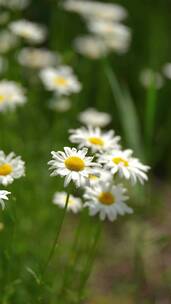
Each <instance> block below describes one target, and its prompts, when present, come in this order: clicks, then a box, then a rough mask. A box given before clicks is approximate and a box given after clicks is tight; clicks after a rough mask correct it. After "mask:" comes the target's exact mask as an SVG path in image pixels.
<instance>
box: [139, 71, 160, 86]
mask: <svg viewBox="0 0 171 304" xmlns="http://www.w3.org/2000/svg"><path fill="white" fill-rule="evenodd" d="M140 82H141V84H142V85H143V86H144V87H145V88H148V87H150V86H151V85H154V86H156V88H157V89H160V88H162V87H163V84H164V80H163V77H162V75H161V74H160V73H158V72H154V71H152V70H150V69H144V70H143V71H142V72H141V74H140Z"/></svg>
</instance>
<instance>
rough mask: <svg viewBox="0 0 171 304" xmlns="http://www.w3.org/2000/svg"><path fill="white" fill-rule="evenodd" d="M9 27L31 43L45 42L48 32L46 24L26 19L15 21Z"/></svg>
mask: <svg viewBox="0 0 171 304" xmlns="http://www.w3.org/2000/svg"><path fill="white" fill-rule="evenodd" d="M9 28H10V30H11V31H12V33H14V34H15V35H17V36H19V37H21V38H23V39H26V40H27V41H28V42H31V43H41V42H43V41H44V40H45V38H46V34H47V31H46V29H45V27H44V26H42V25H39V24H37V23H34V22H31V21H28V20H24V19H23V20H18V21H13V22H12V23H10V25H9Z"/></svg>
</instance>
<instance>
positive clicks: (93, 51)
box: [74, 35, 108, 59]
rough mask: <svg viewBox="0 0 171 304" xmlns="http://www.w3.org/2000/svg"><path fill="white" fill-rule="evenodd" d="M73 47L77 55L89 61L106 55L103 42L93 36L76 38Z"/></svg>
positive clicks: (106, 51) (106, 49) (106, 50)
mask: <svg viewBox="0 0 171 304" xmlns="http://www.w3.org/2000/svg"><path fill="white" fill-rule="evenodd" d="M74 47H75V49H76V51H77V52H78V53H80V54H81V55H83V56H86V57H88V58H91V59H98V58H101V57H103V56H104V55H106V54H107V53H108V48H107V47H106V45H105V43H104V41H103V40H102V39H101V38H99V37H97V36H95V35H87V36H81V37H77V38H76V39H75V40H74Z"/></svg>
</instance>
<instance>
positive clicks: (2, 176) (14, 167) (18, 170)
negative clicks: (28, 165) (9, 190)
mask: <svg viewBox="0 0 171 304" xmlns="http://www.w3.org/2000/svg"><path fill="white" fill-rule="evenodd" d="M24 175H25V163H24V161H22V160H21V157H20V156H16V155H15V153H14V152H11V153H10V154H8V155H5V153H4V152H3V151H0V184H2V185H4V186H7V185H8V184H11V183H12V182H13V181H14V179H18V178H20V177H22V176H24Z"/></svg>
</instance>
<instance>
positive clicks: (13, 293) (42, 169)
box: [0, 0, 171, 304]
mask: <svg viewBox="0 0 171 304" xmlns="http://www.w3.org/2000/svg"><path fill="white" fill-rule="evenodd" d="M106 2H108V1H106ZM110 2H113V1H112V0H111V1H110ZM117 3H120V4H122V5H123V6H125V7H126V8H127V9H128V12H129V18H128V21H127V23H128V25H129V26H130V28H131V29H132V32H133V39H132V45H131V48H130V50H129V52H128V53H127V54H126V55H124V56H118V55H115V54H112V55H111V56H110V57H109V58H108V62H107V66H106V63H104V61H103V60H98V61H95V62H94V61H91V60H88V59H86V58H84V57H82V56H80V55H78V54H76V53H75V52H74V51H73V49H72V41H73V39H74V38H75V37H76V36H77V35H78V34H81V33H84V32H86V29H85V25H84V23H83V22H82V20H81V19H80V17H79V16H77V15H75V14H72V13H67V12H65V11H63V10H62V9H60V3H59V6H58V5H57V3H56V1H53V0H51V1H50V0H49V1H48V0H47V1H46V0H36V1H32V3H31V5H30V6H29V8H28V9H27V10H26V11H24V13H22V16H21V15H20V14H21V13H16V12H13V13H12V19H16V18H20V17H22V18H23V17H24V18H27V19H30V20H32V21H36V22H40V23H44V24H46V25H47V26H48V29H49V38H48V41H46V44H45V46H46V47H49V48H50V49H51V50H54V51H57V52H60V53H61V54H62V57H63V61H64V62H65V63H66V64H69V65H72V67H73V68H74V69H75V71H76V73H77V74H78V76H79V79H80V81H81V82H82V83H83V90H82V92H81V93H80V94H79V95H77V96H74V97H73V98H72V99H73V106H72V109H71V110H70V111H69V112H66V113H64V114H58V113H56V112H53V111H51V110H50V109H49V108H48V102H49V97H50V94H49V93H45V91H44V89H43V87H42V85H41V84H40V83H39V82H38V81H37V80H36V79H35V78H34V76H35V75H34V74H32V73H29V72H28V71H27V70H26V69H23V68H22V67H19V66H18V64H17V63H16V60H15V54H13V53H12V52H11V53H10V54H9V55H8V60H9V66H10V68H9V70H8V74H7V75H3V78H8V79H13V80H16V81H18V80H20V81H21V82H22V84H23V85H24V86H26V87H27V94H28V103H27V104H26V105H25V106H24V107H23V108H21V109H17V110H16V112H15V113H8V115H5V114H3V113H2V114H1V115H0V147H1V149H3V150H5V151H6V152H10V151H15V152H16V154H19V155H22V158H23V159H24V160H25V161H26V164H27V171H26V177H25V178H24V179H21V180H19V181H16V182H15V183H14V184H13V185H11V186H10V187H9V191H11V192H12V193H13V194H14V196H13V200H12V201H11V202H10V203H9V205H8V209H7V211H5V212H3V213H2V212H0V221H1V222H3V223H4V225H5V228H4V230H3V231H1V232H0V303H2V304H9V303H13V304H20V303H21V304H23V302H24V303H36V302H35V299H37V297H38V295H39V293H40V289H41V288H40V286H39V282H38V281H37V280H38V278H37V277H36V273H37V272H39V270H40V267H41V265H42V264H43V262H44V260H45V259H46V257H47V254H48V250H49V246H50V244H51V241H52V239H53V237H54V231H55V226H56V222H57V220H58V218H59V217H60V215H61V214H60V210H58V209H57V208H56V207H55V206H53V205H52V203H51V201H52V195H53V193H54V191H56V190H61V189H62V187H63V183H62V182H61V181H60V179H58V178H57V179H51V178H50V177H49V172H48V167H47V162H48V160H49V158H50V151H51V150H58V149H60V148H62V147H63V146H65V145H66V144H68V140H67V136H68V129H69V128H70V127H71V126H72V127H76V126H79V123H78V121H77V114H78V113H79V112H80V111H82V110H83V109H85V108H87V107H89V106H91V107H92V106H93V107H96V108H97V109H99V110H102V111H106V112H110V113H112V116H113V121H112V123H111V126H110V127H111V128H114V129H115V130H116V132H117V133H119V134H121V135H122V136H123V143H124V144H125V146H126V147H127V146H128V147H131V145H132V146H134V148H135V147H139V143H140V144H141V149H140V150H138V148H137V152H139V153H141V156H142V158H144V159H146V161H148V163H149V164H150V165H151V166H152V170H151V177H150V183H149V184H148V185H147V186H146V188H145V190H144V189H143V191H142V189H137V191H136V195H135V194H134V195H133V196H132V205H133V206H134V208H135V213H134V215H133V216H131V217H129V218H127V217H126V218H125V221H123V220H122V219H121V220H120V219H119V220H118V221H117V222H115V223H114V224H108V223H106V224H104V229H103V238H102V241H101V245H100V248H99V252H98V260H97V263H96V265H95V267H94V270H93V273H92V276H91V278H90V281H89V285H88V288H87V290H88V293H87V302H86V303H87V304H88V303H89V304H91V303H95V304H109V303H110V304H111V303H112V304H114V303H117V304H118V303H123V304H124V303H150V304H152V303H156V304H159V303H162V304H165V303H166V304H167V303H170V302H171V267H170V253H171V239H170V217H171V216H170V188H169V182H170V172H171V171H170V169H171V158H170V148H171V141H170V132H171V119H170V117H171V116H170V115H171V107H170V96H171V88H170V81H169V80H165V84H164V87H163V88H162V89H161V90H160V91H157V98H156V100H155V112H156V115H155V125H154V128H153V129H152V131H150V132H152V133H150V136H147V134H149V133H148V131H149V125H148V118H147V115H146V109H147V108H148V106H149V102H150V100H149V98H148V99H147V97H148V96H149V92H147V90H145V89H144V88H143V87H142V86H141V84H140V82H139V75H140V72H141V70H142V69H143V68H144V67H150V68H152V69H154V70H156V71H162V68H163V65H164V64H165V63H166V62H169V61H170V53H171V43H170V29H171V21H170V20H171V2H170V1H169V0H165V1H163V0H157V1H156V0H143V1H140V0H139V1H137V0H125V1H123V0H120V1H117ZM107 71H108V72H111V71H114V72H115V75H117V81H118V83H119V87H120V90H121V92H122V94H123V87H126V88H129V91H130V94H131V101H129V100H128V99H127V97H125V105H124V104H123V106H122V109H121V112H118V107H117V98H116V96H113V94H112V86H111V83H112V84H113V83H114V82H113V79H112V80H111V82H110V81H109V80H110V79H109V78H110V77H109V78H108V76H109V74H108V73H107ZM36 81H37V84H36V85H35V82H36ZM115 89H116V88H114V90H115ZM149 90H150V89H149ZM115 92H116V91H115ZM150 96H151V95H150ZM114 97H115V98H114ZM122 97H123V96H122ZM119 102H120V101H119ZM122 102H123V99H122ZM123 111H124V112H123ZM123 113H124V114H123ZM135 113H136V114H135ZM131 115H132V116H131ZM133 120H135V124H134V123H133ZM125 122H126V125H125ZM125 126H126V127H125ZM129 128H130V132H129V134H128V132H126V130H127V129H129ZM137 128H138V129H139V130H140V131H139V133H138V132H137ZM137 134H138V135H137ZM137 136H138V137H137ZM78 221H79V218H77V217H74V216H72V215H70V216H69V217H68V218H67V221H66V225H65V227H64V231H63V233H62V236H61V246H60V248H59V252H58V254H57V256H58V257H56V259H54V260H53V263H52V264H51V265H50V269H49V271H48V273H47V281H49V282H50V281H53V282H54V286H53V288H52V289H48V287H47V290H45V291H43V294H44V300H43V302H42V303H52V304H54V303H55V302H56V291H57V290H58V288H59V284H60V283H59V278H60V276H61V273H62V272H63V269H64V264H65V261H66V260H67V259H68V255H67V252H68V248H69V247H70V245H71V240H72V237H73V234H74V230H75V228H76V227H77V226H76V225H77V224H78V223H77V222H78ZM92 225H93V221H91V220H89V223H88V224H87V226H86V227H87V228H86V229H87V230H86V229H85V231H84V235H85V239H86V238H88V237H89V236H91V229H92V228H93V227H92ZM88 226H90V228H88ZM85 244H86V243H85ZM85 246H86V245H84V244H82V245H81V247H80V248H81V249H80V250H82V251H84V252H86V247H85ZM59 257H60V258H59ZM83 262H84V261H83ZM75 277H77V273H75ZM77 283H78V282H77V280H76V281H75V282H70V286H69V288H68V290H65V292H66V293H67V294H68V293H69V294H70V296H71V298H72V299H73V302H72V303H74V293H75V291H76V289H77V287H78V286H77ZM64 303H65V302H64ZM65 304H66V303H65Z"/></svg>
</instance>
